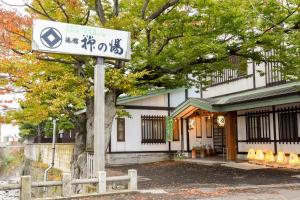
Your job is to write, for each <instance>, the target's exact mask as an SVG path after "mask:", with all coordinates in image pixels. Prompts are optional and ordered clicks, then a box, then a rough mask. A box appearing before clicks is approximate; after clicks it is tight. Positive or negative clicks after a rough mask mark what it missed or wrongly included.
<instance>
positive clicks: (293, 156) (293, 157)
mask: <svg viewBox="0 0 300 200" xmlns="http://www.w3.org/2000/svg"><path fill="white" fill-rule="evenodd" d="M289 164H291V165H297V164H300V160H299V157H298V155H297V154H294V153H291V154H290V156H289Z"/></svg>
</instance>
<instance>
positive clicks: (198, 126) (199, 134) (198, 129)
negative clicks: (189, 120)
mask: <svg viewBox="0 0 300 200" xmlns="http://www.w3.org/2000/svg"><path fill="white" fill-rule="evenodd" d="M196 137H197V138H202V124H201V117H196Z"/></svg>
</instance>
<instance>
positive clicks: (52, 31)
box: [40, 27, 62, 49]
mask: <svg viewBox="0 0 300 200" xmlns="http://www.w3.org/2000/svg"><path fill="white" fill-rule="evenodd" d="M40 38H41V41H42V43H43V45H45V46H46V47H48V48H50V49H55V48H57V47H59V46H60V45H61V43H62V36H61V34H60V32H59V31H58V30H57V29H56V28H52V27H47V28H45V29H44V30H43V31H42V32H41V35H40Z"/></svg>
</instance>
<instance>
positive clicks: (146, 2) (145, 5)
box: [141, 0, 150, 19]
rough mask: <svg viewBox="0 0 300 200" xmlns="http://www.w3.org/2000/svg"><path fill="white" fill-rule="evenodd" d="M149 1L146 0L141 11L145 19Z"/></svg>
mask: <svg viewBox="0 0 300 200" xmlns="http://www.w3.org/2000/svg"><path fill="white" fill-rule="evenodd" d="M149 1H150V0H145V2H144V5H143V8H142V12H141V17H142V19H145V13H146V10H147V7H148V4H149Z"/></svg>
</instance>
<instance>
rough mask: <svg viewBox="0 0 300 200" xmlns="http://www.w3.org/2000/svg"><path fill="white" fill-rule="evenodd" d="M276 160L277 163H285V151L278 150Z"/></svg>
mask: <svg viewBox="0 0 300 200" xmlns="http://www.w3.org/2000/svg"><path fill="white" fill-rule="evenodd" d="M276 162H277V163H279V164H285V163H286V162H287V158H286V156H285V153H284V152H282V151H279V152H278V154H277V156H276Z"/></svg>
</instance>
